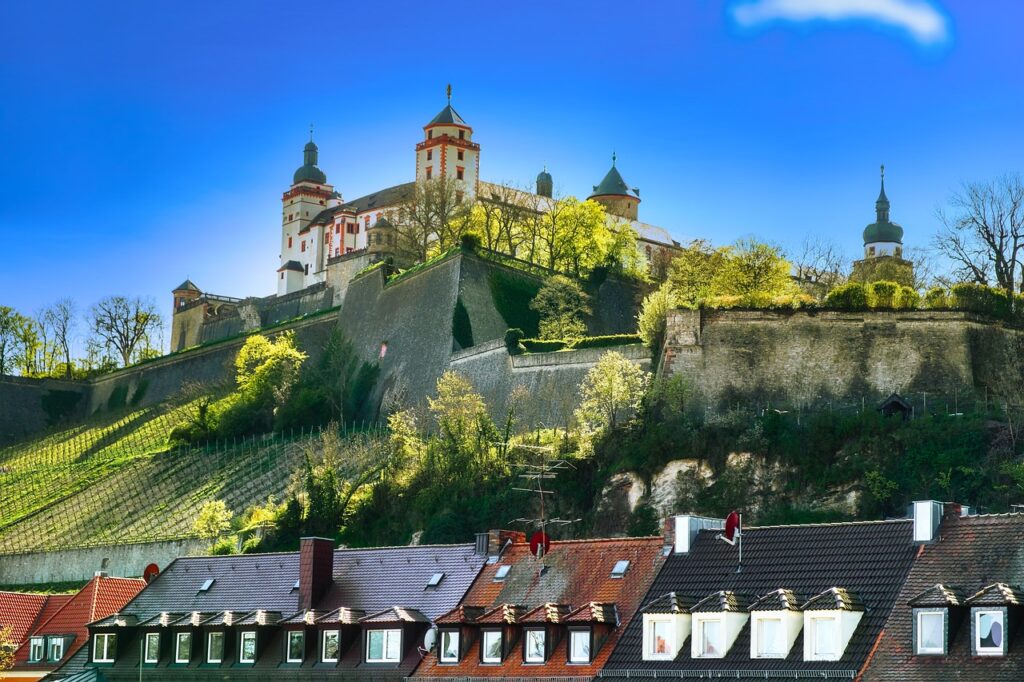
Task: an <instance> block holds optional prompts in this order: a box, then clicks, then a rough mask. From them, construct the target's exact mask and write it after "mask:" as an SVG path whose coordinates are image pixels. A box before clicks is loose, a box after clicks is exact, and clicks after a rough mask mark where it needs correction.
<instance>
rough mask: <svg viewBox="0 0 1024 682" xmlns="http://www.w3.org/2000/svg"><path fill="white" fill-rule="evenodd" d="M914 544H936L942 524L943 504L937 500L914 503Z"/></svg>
mask: <svg viewBox="0 0 1024 682" xmlns="http://www.w3.org/2000/svg"><path fill="white" fill-rule="evenodd" d="M913 508H914V512H913V514H914V542H915V543H916V544H927V543H931V542H935V539H936V535H937V534H938V531H939V523H941V522H942V503H941V502H936V501H935V500H921V501H918V502H914V504H913Z"/></svg>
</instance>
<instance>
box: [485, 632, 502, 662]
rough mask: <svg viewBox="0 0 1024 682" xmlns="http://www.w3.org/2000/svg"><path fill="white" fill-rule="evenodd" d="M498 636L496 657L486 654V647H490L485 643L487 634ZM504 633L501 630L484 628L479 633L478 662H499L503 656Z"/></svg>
mask: <svg viewBox="0 0 1024 682" xmlns="http://www.w3.org/2000/svg"><path fill="white" fill-rule="evenodd" d="M489 635H491V636H493V635H497V636H498V645H499V646H498V657H497V658H494V657H493V656H488V655H487V649H488V648H490V647H489V646H488V645H487V640H488V636H489ZM504 654H505V635H504V633H503V632H502V631H501V630H484V631H483V632H481V633H480V662H481V663H501V662H502V660H504V658H505V656H504Z"/></svg>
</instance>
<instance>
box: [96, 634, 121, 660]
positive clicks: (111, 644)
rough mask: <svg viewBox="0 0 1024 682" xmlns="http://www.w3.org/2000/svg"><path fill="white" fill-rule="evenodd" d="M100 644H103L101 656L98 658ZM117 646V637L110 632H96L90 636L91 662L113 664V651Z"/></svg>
mask: <svg viewBox="0 0 1024 682" xmlns="http://www.w3.org/2000/svg"><path fill="white" fill-rule="evenodd" d="M100 642H103V648H102V650H103V655H102V656H100ZM116 646H117V635H116V634H114V633H112V632H97V633H96V634H95V635H93V636H92V662H93V663H113V662H114V649H115V647H116Z"/></svg>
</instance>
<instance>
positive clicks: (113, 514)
mask: <svg viewBox="0 0 1024 682" xmlns="http://www.w3.org/2000/svg"><path fill="white" fill-rule="evenodd" d="M181 409H183V408H182V407H177V406H170V405H160V406H156V407H152V408H147V409H144V410H137V411H133V412H129V413H127V414H123V415H120V416H116V417H111V416H101V417H97V418H93V419H91V420H89V421H88V422H86V423H83V424H80V425H76V426H74V427H71V428H68V429H65V430H63V431H59V432H55V433H52V434H49V435H47V436H45V437H43V438H40V439H37V440H30V441H26V442H23V443H19V444H17V445H15V446H12V447H9V448H6V449H4V450H0V489H2V490H3V496H2V498H0V553H12V552H24V551H32V550H40V549H56V548H66V547H75V546H87V545H93V544H105V543H111V542H125V541H130V542H140V541H146V540H162V539H172V538H180V537H188V536H191V535H193V531H192V522H193V520H194V519H195V517H196V515H197V514H198V511H199V508H200V507H201V506H202V505H203V504H204V503H205V502H207V501H210V500H213V499H222V500H224V501H225V502H226V503H227V504H228V507H229V508H230V509H232V511H234V512H236V513H241V512H242V511H244V510H245V509H246V508H247V507H249V506H251V505H253V504H259V503H261V502H264V501H265V500H266V499H267V497H268V496H269V495H276V496H278V497H280V496H282V495H283V494H284V492H285V488H286V487H287V485H288V484H289V482H290V480H291V477H292V473H293V472H294V471H295V470H296V468H297V467H298V466H299V465H300V463H301V462H302V447H301V446H302V444H303V443H305V442H306V441H308V440H309V439H310V437H311V435H310V431H309V430H306V431H305V432H302V431H299V432H292V433H288V434H277V435H274V436H272V437H256V438H249V439H243V440H236V441H230V442H221V443H216V444H212V445H208V446H204V447H196V448H179V449H174V450H169V449H168V448H167V445H166V443H167V434H168V433H169V432H170V430H171V428H173V426H174V425H175V424H177V423H178V421H179V415H178V412H179V411H180V410H181Z"/></svg>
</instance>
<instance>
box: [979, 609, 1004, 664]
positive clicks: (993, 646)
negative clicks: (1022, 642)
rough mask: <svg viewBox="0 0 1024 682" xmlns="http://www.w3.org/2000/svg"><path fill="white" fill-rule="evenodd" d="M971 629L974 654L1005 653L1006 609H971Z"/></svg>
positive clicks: (999, 654) (994, 654)
mask: <svg viewBox="0 0 1024 682" xmlns="http://www.w3.org/2000/svg"><path fill="white" fill-rule="evenodd" d="M971 611H972V613H971V631H972V634H973V638H972V639H973V640H974V641H973V646H972V648H973V651H972V652H971V653H973V654H974V655H975V656H1005V655H1006V609H1005V608H975V609H971Z"/></svg>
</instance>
